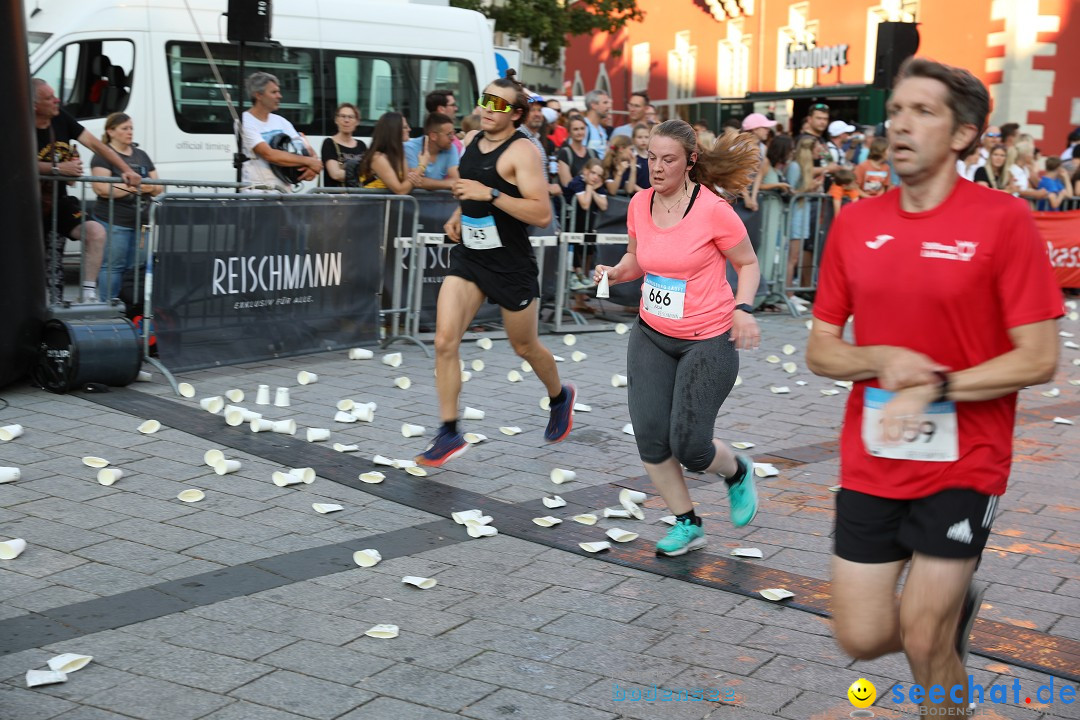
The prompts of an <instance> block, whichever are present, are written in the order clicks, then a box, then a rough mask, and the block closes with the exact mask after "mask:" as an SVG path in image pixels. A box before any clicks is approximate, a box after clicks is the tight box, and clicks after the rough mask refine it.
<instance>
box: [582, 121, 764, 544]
mask: <svg viewBox="0 0 1080 720" xmlns="http://www.w3.org/2000/svg"><path fill="white" fill-rule="evenodd" d="M648 157H649V179H650V181H651V182H652V188H651V189H649V190H645V191H642V192H639V193H637V194H636V195H634V197H633V199H632V200H631V201H630V208H629V211H628V214H627V231H628V233H629V243H628V245H627V250H626V254H625V255H624V256H623V258H622V260H620V261H619V264H618V265H615V266H613V267H609V266H606V265H598V266H597V267H596V272H595V275H594V279H595V280H596V281H597V282H600V280H601V279H602V278H603V276H604V275H605V274H606V275H607V280H608V283H620V282H629V281H632V280H637V279H638V278H640V277H642V275H644V276H645V282H644V284H643V285H642V288H641V308H640V315H639V319H638V322H637V324H636V325H635V327H634V330H633V332H632V334H631V336H630V342H629V346H628V348H627V358H626V365H627V374H628V377H629V405H630V419H631V421H632V422H633V427H634V435H635V438H636V441H637V446H638V454H639V455H640V456H641V460H642V463H643V464H644V465H645V470H646V472H648V474H649V478H650V479H651V480H652V482H653V485H654V486H656V489H657V490H658V491H659V493H660V495H661V496H662V497H663V498H664V502H665V503H667V506H668V508H669V509H670V510H671V512H672V513H673V514H674V515H675V517H676V522H675V525H674V527H672V529H671V531H670V532H668V534H667V535H666V536H665V537H664V538H663V539H662V540H660V542H659V543H657V545H656V551H657V553H658V554H662V555H683V554H685V553H687V552H689V551H690V550H697V549H698V548H701V547H704V546H705V542H706V541H705V532H704V530H702V527H701V519H700V518H698V517H697V515H696V514H695V513H694V506H693V502H692V501H691V500H690V493H689V491H688V490H687V487H686V481H685V480H684V479H683V470H682V467H681V466H682V465H685V466H686V468H687V469H688V470H690V471H692V472H708V473H716V474H718V475H720V476H721V477H722V478H724V482H725V483H726V485H727V491H728V498H729V500H730V506H731V507H730V510H731V520H732V522H733V523H734V525H735V527H743V526H744V525H746V524H748V523H749V522H750V521H751V520H753V518H754V515H755V514H756V513H757V492H756V490H755V489H754V465H753V462H751V461H750V458H748V457H746V456H744V455H739V456H736V455H734V454H733V453H732V452H731V450H730V449H728V446H727V445H726V444H725V443H722V442H720V441H719V440H716V439H714V438H713V425H714V424H715V422H716V417H717V415H718V413H719V411H720V406H721V405H722V404H723V402H724V400H725V399H726V398H727V395H728V393H729V392H730V391H731V388H732V387H733V386H734V384H735V377H736V375H737V374H738V371H739V357H738V353H737V352H736V351H737V350H752V349H757V347H758V343H759V342H760V339H761V333H760V331H759V330H758V326H757V322H756V321H755V320H754V316H753V307H752V306H751V304H750V303H752V302H753V300H754V294H755V293H756V292H757V287H758V281H759V280H760V272H759V269H758V262H757V256H756V255H755V254H754V249H753V247H752V246H751V245H750V239H749V238H748V237H747V235H746V229H745V228H744V227H743V224H742V222H741V221H740V220H739V218H738V216H737V215H736V214H735V211H734V210H733V209H732V208H731V205H730V204H729V203H728V202H727V201H726V200H724V199H723V198H722V197H721V196H720V193H725V194H727V195H730V196H734V195H738V194H739V193H741V192H742V191H743V190H744V189H745V188H746V187H747V186H748V185H749V184H750V181H751V178H752V176H753V173H754V172H756V171H757V169H758V165H759V163H760V154H759V151H758V145H757V140H756V139H755V138H754V136H753V135H750V134H749V133H741V134H740V133H726V134H724V135H721V136H720V137H719V138H717V139H716V142H715V144H714V145H713V146H712V147H711V148H710V149H708V150H704V149H699V147H698V143H697V137H696V136H695V135H694V129H693V128H692V127H691V126H690V125H689V124H688V123H686V122H684V121H682V120H668V121H666V122H663V123H661V124H660V125H658V126H656V128H654V129H653V131H652V136H651V137H650V139H649V156H648ZM728 262H730V263H731V264H732V265H733V266H734V267H735V269H736V270H737V272H738V277H739V282H738V293H737V294H734V295H733V293H732V290H731V286H730V285H728V282H727V263H728Z"/></svg>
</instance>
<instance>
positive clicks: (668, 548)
mask: <svg viewBox="0 0 1080 720" xmlns="http://www.w3.org/2000/svg"><path fill="white" fill-rule="evenodd" d="M703 547H705V531H704V530H702V529H701V526H700V525H695V524H694V523H692V522H690V521H689V520H679V521H678V522H676V523H675V526H674V527H673V528H671V529H670V530H668V534H667V535H665V536H664V537H663V538H661V540H660V542H658V543H656V554H657V555H667V556H668V557H676V556H678V555H685V554H686V553H688V552H690V551H691V550H698V549H699V548H703Z"/></svg>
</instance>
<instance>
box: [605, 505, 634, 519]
mask: <svg viewBox="0 0 1080 720" xmlns="http://www.w3.org/2000/svg"><path fill="white" fill-rule="evenodd" d="M604 517H606V518H630V517H633V515H631V514H630V511H629V510H626V509H624V508H613V507H606V508H604Z"/></svg>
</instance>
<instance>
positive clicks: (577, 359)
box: [570, 350, 589, 362]
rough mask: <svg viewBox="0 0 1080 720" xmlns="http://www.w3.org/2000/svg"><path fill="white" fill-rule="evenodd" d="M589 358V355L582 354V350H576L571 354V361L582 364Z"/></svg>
mask: <svg viewBox="0 0 1080 720" xmlns="http://www.w3.org/2000/svg"><path fill="white" fill-rule="evenodd" d="M587 357H589V356H588V355H587V354H585V353H583V352H581V351H580V350H575V351H574V352H572V353H570V359H571V360H573V361H574V362H581V361H582V360H584V359H586V358H587Z"/></svg>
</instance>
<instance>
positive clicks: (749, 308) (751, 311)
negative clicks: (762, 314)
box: [735, 303, 754, 315]
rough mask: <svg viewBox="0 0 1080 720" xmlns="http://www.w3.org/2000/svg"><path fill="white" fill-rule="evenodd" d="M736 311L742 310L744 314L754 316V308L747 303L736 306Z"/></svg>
mask: <svg viewBox="0 0 1080 720" xmlns="http://www.w3.org/2000/svg"><path fill="white" fill-rule="evenodd" d="M735 309H736V310H742V311H743V312H744V313H748V314H750V315H753V314H754V308H753V306H752V305H748V304H747V303H739V304H738V305H736V306H735Z"/></svg>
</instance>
